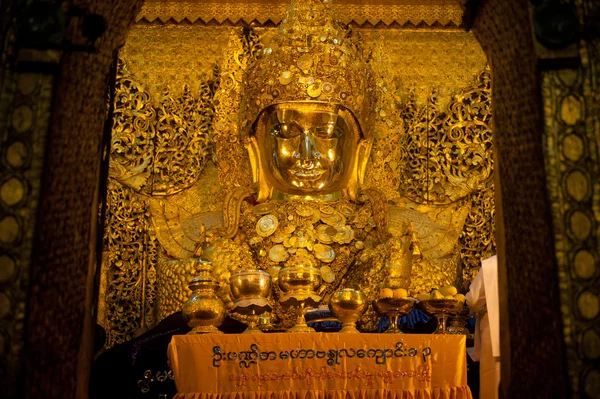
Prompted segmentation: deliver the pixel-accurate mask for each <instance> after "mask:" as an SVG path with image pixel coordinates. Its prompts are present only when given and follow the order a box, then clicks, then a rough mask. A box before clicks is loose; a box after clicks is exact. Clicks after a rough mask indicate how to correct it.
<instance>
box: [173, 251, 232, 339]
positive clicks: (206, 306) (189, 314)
mask: <svg viewBox="0 0 600 399" xmlns="http://www.w3.org/2000/svg"><path fill="white" fill-rule="evenodd" d="M196 262H197V263H196V268H197V270H198V276H196V277H194V279H193V280H192V281H191V282H190V284H189V287H190V290H192V296H191V297H190V299H189V300H188V301H187V302H186V303H185V304H184V305H183V316H184V318H185V320H186V321H187V322H188V326H190V327H191V328H192V330H191V331H190V332H189V334H206V333H213V334H222V333H221V331H219V329H218V328H217V327H219V326H220V325H221V324H222V323H223V320H224V319H225V315H226V309H225V304H223V301H222V300H221V299H219V297H218V296H217V294H216V291H217V289H218V287H219V284H218V283H217V282H216V281H215V280H214V279H213V278H212V276H211V271H212V264H211V263H210V262H209V261H206V260H201V259H198V260H197V261H196Z"/></svg>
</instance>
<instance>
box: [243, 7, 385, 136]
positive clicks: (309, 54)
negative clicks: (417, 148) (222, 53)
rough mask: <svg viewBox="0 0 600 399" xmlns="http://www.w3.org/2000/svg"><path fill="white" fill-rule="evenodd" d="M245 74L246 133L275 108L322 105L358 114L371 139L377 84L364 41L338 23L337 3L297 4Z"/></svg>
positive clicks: (365, 131)
mask: <svg viewBox="0 0 600 399" xmlns="http://www.w3.org/2000/svg"><path fill="white" fill-rule="evenodd" d="M257 58H258V59H257V60H256V62H255V63H254V64H252V65H250V66H249V67H248V68H247V70H246V73H245V78H244V80H243V85H242V103H241V107H240V116H241V117H240V132H242V134H243V135H244V136H247V135H248V134H249V133H250V130H251V128H252V124H253V123H254V122H255V121H256V120H257V119H258V117H259V116H260V113H261V111H262V110H264V109H265V108H266V107H268V106H270V105H273V104H282V103H289V102H311V103H315V102H322V103H327V104H334V105H341V106H343V107H345V108H346V109H348V110H349V111H350V112H351V113H353V115H354V117H355V118H356V119H357V121H358V123H359V125H360V127H361V129H363V132H362V133H363V135H364V136H365V137H371V136H372V132H371V131H370V130H371V129H369V127H370V126H371V125H372V124H373V119H374V115H373V114H372V109H373V108H374V104H375V101H374V97H375V92H374V89H373V87H374V86H375V79H374V76H373V72H372V70H371V67H370V66H369V65H368V64H367V63H366V61H365V59H364V57H363V53H362V48H361V46H360V43H359V41H358V40H355V38H353V37H352V34H351V32H349V31H348V29H346V28H345V27H344V26H343V25H342V24H341V23H340V22H339V21H338V20H337V19H336V18H335V15H334V12H333V0H292V2H291V5H290V7H289V8H288V10H287V12H286V16H285V18H284V19H283V21H282V23H281V26H280V27H279V31H278V34H277V35H276V38H275V40H274V41H273V43H272V44H271V46H270V47H266V48H264V49H263V50H262V53H261V54H260V55H259V56H258V57H257Z"/></svg>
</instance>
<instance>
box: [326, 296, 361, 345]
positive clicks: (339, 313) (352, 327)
mask: <svg viewBox="0 0 600 399" xmlns="http://www.w3.org/2000/svg"><path fill="white" fill-rule="evenodd" d="M368 306H369V305H368V303H367V297H366V296H365V294H363V293H362V292H360V291H357V290H353V289H352V288H343V289H341V290H339V291H337V292H336V293H335V294H333V295H332V296H331V300H330V301H329V309H330V310H331V312H333V314H334V315H335V317H337V318H338V319H339V320H340V321H341V322H342V330H341V331H340V332H342V333H354V334H357V333H359V332H360V331H358V330H357V329H356V321H357V320H358V319H360V317H361V316H362V315H363V314H364V313H365V311H366V310H367V307H368Z"/></svg>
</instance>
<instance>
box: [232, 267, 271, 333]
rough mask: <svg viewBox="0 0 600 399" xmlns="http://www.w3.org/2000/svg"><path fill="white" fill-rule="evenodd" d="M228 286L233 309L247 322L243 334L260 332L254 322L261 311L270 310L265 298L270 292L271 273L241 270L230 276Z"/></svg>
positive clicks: (256, 321)
mask: <svg viewBox="0 0 600 399" xmlns="http://www.w3.org/2000/svg"><path fill="white" fill-rule="evenodd" d="M229 287H230V289H231V295H232V296H233V299H234V300H235V308H234V309H233V311H234V312H235V313H238V314H240V315H242V316H243V318H244V319H245V320H246V321H247V323H248V328H247V329H246V330H245V331H244V332H243V334H256V333H262V331H261V330H260V329H259V328H258V327H257V326H256V324H257V323H258V320H259V318H260V316H261V315H262V314H263V313H265V312H270V311H271V310H272V309H271V306H270V305H269V302H268V300H267V298H268V297H269V295H270V294H271V275H270V274H269V273H267V272H265V271H263V270H245V271H241V272H238V273H235V274H233V275H232V276H231V278H230V279H229Z"/></svg>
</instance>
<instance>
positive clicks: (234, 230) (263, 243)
mask: <svg viewBox="0 0 600 399" xmlns="http://www.w3.org/2000/svg"><path fill="white" fill-rule="evenodd" d="M365 58H366V57H365V56H364V54H363V52H362V49H361V46H360V43H359V42H358V41H357V40H355V38H353V37H352V35H351V34H349V32H348V30H347V29H346V28H344V27H342V26H341V25H340V24H339V23H337V22H336V20H335V19H334V15H333V11H332V0H292V3H291V6H290V8H289V9H288V12H287V15H286V18H285V19H284V21H283V22H282V24H281V26H280V28H279V32H278V35H277V36H276V39H275V41H274V42H273V43H271V45H270V46H269V47H267V48H263V49H262V50H261V51H260V52H259V55H257V56H256V58H254V59H253V60H252V62H247V65H245V69H244V73H243V77H242V78H239V75H235V76H233V75H232V79H231V80H230V82H229V84H233V85H238V83H236V82H240V83H239V88H240V89H239V104H238V105H239V114H238V117H237V118H233V117H232V116H231V115H230V114H228V113H227V112H224V111H221V112H220V115H217V117H216V119H217V121H220V122H218V123H217V125H220V126H226V128H224V130H225V131H226V134H224V133H221V134H222V135H224V136H227V137H226V139H225V140H224V142H225V143H226V145H227V146H229V147H227V148H233V149H236V150H238V151H239V150H240V149H241V148H242V146H243V148H245V150H246V151H247V157H248V158H249V163H248V164H249V165H250V168H251V177H252V184H245V183H244V182H242V181H227V182H226V184H223V185H224V186H227V188H228V190H227V194H226V196H225V198H224V201H223V207H222V211H213V212H201V213H199V214H196V215H185V212H184V211H178V210H174V208H173V207H169V205H168V204H164V203H163V204H161V205H160V206H162V208H160V209H158V210H155V211H154V212H153V217H154V221H155V226H156V228H157V236H158V238H159V240H160V242H161V244H162V246H163V248H164V249H165V250H166V253H167V255H170V256H171V257H175V258H179V259H177V260H173V261H166V262H163V264H162V265H161V267H160V268H161V270H159V272H160V271H162V273H163V277H161V278H159V282H160V283H159V300H160V297H161V296H162V297H163V298H169V297H170V299H169V301H170V302H168V303H167V302H165V303H163V305H162V306H163V308H164V309H161V312H162V313H163V315H166V314H168V313H169V312H172V311H176V310H177V305H178V303H180V302H183V301H184V300H185V299H186V296H185V295H179V294H178V296H177V298H174V295H170V294H169V293H170V292H171V293H174V292H177V293H183V292H185V288H184V287H185V284H187V282H188V280H191V279H192V278H193V273H194V270H190V269H189V268H187V266H186V261H185V258H187V257H191V256H193V255H199V254H200V253H201V254H202V256H203V257H205V258H207V259H209V260H211V261H212V263H213V267H214V270H213V274H214V275H215V277H216V278H217V279H218V280H220V281H222V282H223V283H224V284H222V288H221V291H220V295H221V296H222V298H223V299H224V302H225V304H226V306H228V307H230V308H231V306H232V299H231V295H230V294H231V293H230V292H229V285H228V284H227V282H228V280H229V277H230V276H231V274H233V273H235V272H237V271H239V270H241V269H244V268H246V269H262V270H266V271H268V272H269V273H270V274H271V276H272V278H273V279H274V280H276V279H277V276H278V271H279V269H280V268H281V267H282V266H283V265H285V264H286V263H288V264H293V263H294V262H298V261H299V260H302V261H304V262H309V263H310V264H312V265H314V266H317V267H319V268H320V271H321V277H322V280H323V285H322V286H321V288H320V292H319V295H321V296H327V295H328V294H330V293H332V292H333V291H334V290H335V289H337V288H355V289H359V290H361V291H363V292H364V293H365V294H366V295H367V297H371V298H374V297H375V296H376V295H377V292H378V291H379V289H380V288H381V287H384V286H385V287H390V288H407V289H409V288H410V289H412V290H413V291H420V290H428V289H429V288H431V287H434V286H438V285H440V286H441V285H446V284H451V283H454V280H455V279H456V277H457V266H458V263H457V262H458V260H459V258H458V259H457V257H456V256H455V255H453V254H452V250H453V248H454V246H455V244H456V241H457V239H458V235H459V234H460V231H461V229H462V227H463V223H464V220H465V217H466V215H467V212H468V209H466V211H465V210H463V209H458V207H457V206H456V205H452V206H450V207H448V206H445V207H441V208H439V209H438V208H435V207H431V206H429V207H423V206H421V205H418V204H416V203H413V202H411V201H409V200H406V199H402V198H401V197H398V196H396V197H395V198H388V197H386V194H384V192H383V191H382V190H380V189H379V188H374V187H370V188H369V187H364V176H365V171H366V168H367V165H368V162H369V159H370V155H371V149H372V146H373V141H374V133H375V130H376V129H377V126H378V124H380V123H382V121H381V120H380V117H379V114H378V113H377V112H376V111H377V107H378V101H379V102H381V100H380V99H379V100H378V98H377V96H378V93H377V86H376V84H375V80H376V77H375V75H374V72H373V70H372V68H371V66H370V65H369V63H368V62H367V61H366V59H365ZM232 92H233V91H230V90H226V89H224V88H223V89H222V90H221V94H220V95H219V93H218V96H217V100H218V101H217V102H219V101H220V102H221V104H222V108H221V109H222V110H223V109H226V108H223V107H224V106H223V104H226V103H227V104H228V105H227V106H228V107H230V108H231V104H232V103H234V104H235V101H234V100H232V95H231V93H232ZM217 112H219V109H217ZM219 118H220V119H219ZM398 127H399V128H401V126H398ZM222 152H223V149H222ZM237 154H238V155H239V157H240V159H239V160H237V161H234V162H239V165H237V167H238V168H239V167H240V165H242V167H243V165H244V160H243V158H242V154H241V153H240V152H238V153H237ZM229 156H231V154H229ZM231 159H232V158H230V160H231ZM230 166H231V167H235V166H234V165H230ZM380 188H381V187H380ZM388 200H393V201H394V203H388ZM440 215H442V217H439V216H440ZM440 221H443V223H440ZM420 238H425V240H424V244H425V245H424V246H423V245H422V244H423V243H421V242H420ZM429 254H433V256H428V255H429ZM174 270H178V271H174ZM176 274H179V277H177V278H176V277H175V275H176ZM161 284H162V287H163V288H162V291H161ZM173 287H178V288H173ZM273 287H274V288H273V298H274V299H277V296H278V295H279V291H278V289H277V288H276V287H277V284H273ZM160 306H161V304H160V303H159V307H160ZM275 309H276V313H279V312H278V311H277V309H278V308H277V307H275ZM276 316H279V317H282V315H281V314H277V315H276ZM373 316H374V315H373V313H367V314H366V315H365V317H364V318H363V327H366V328H374V327H375V324H374V317H373Z"/></svg>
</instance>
